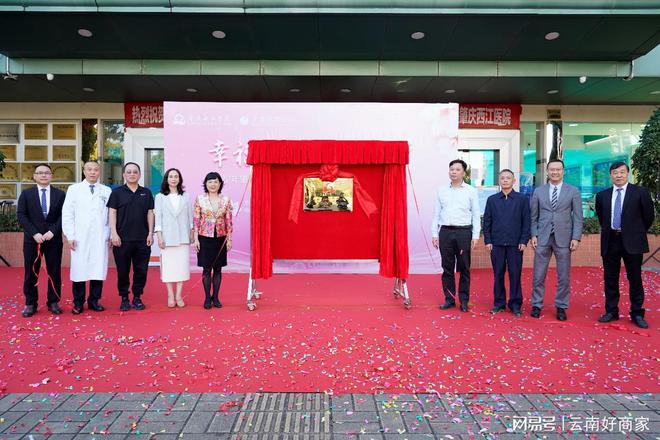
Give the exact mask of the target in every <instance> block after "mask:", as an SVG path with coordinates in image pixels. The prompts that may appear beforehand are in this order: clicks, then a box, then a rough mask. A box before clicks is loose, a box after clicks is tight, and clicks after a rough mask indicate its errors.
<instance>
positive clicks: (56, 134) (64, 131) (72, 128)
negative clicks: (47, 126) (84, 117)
mask: <svg viewBox="0 0 660 440" xmlns="http://www.w3.org/2000/svg"><path fill="white" fill-rule="evenodd" d="M53 139H55V140H75V139H76V125H75V124H53Z"/></svg>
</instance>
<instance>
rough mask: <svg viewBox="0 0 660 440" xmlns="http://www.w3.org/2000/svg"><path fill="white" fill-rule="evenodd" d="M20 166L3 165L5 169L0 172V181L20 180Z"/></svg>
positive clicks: (13, 164) (14, 164) (12, 164)
mask: <svg viewBox="0 0 660 440" xmlns="http://www.w3.org/2000/svg"><path fill="white" fill-rule="evenodd" d="M20 170H21V169H20V165H19V164H17V163H7V164H5V169H3V170H2V171H0V180H9V181H12V182H16V181H18V180H21V178H20V177H21V173H20Z"/></svg>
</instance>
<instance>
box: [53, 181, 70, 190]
mask: <svg viewBox="0 0 660 440" xmlns="http://www.w3.org/2000/svg"><path fill="white" fill-rule="evenodd" d="M53 186H54V187H55V188H57V189H61V190H62V191H64V192H66V190H67V189H69V186H70V185H69V184H68V183H53Z"/></svg>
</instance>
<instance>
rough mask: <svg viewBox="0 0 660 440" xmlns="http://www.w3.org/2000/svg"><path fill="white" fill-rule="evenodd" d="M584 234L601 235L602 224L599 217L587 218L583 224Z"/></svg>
mask: <svg viewBox="0 0 660 440" xmlns="http://www.w3.org/2000/svg"><path fill="white" fill-rule="evenodd" d="M582 233H583V234H584V235H589V234H600V223H598V217H591V218H585V219H584V223H583V224H582Z"/></svg>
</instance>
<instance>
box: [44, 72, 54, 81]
mask: <svg viewBox="0 0 660 440" xmlns="http://www.w3.org/2000/svg"><path fill="white" fill-rule="evenodd" d="M46 79H47V80H48V81H52V80H53V79H55V75H53V74H52V73H47V74H46Z"/></svg>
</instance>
